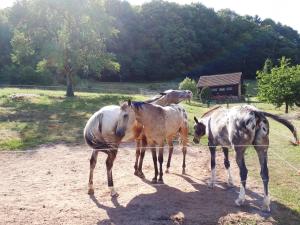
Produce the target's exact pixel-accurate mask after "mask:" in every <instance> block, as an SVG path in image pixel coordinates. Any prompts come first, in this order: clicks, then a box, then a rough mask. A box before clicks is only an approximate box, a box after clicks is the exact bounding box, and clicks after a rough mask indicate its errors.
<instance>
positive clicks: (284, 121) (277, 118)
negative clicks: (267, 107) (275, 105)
mask: <svg viewBox="0 0 300 225" xmlns="http://www.w3.org/2000/svg"><path fill="white" fill-rule="evenodd" d="M261 112H262V113H263V114H264V115H265V116H266V117H270V118H272V119H273V120H275V121H277V122H279V123H281V124H283V125H284V126H286V127H287V128H289V130H290V131H291V132H292V134H293V135H294V138H295V141H296V143H297V144H299V139H298V135H297V129H296V127H295V126H294V125H293V124H292V123H291V122H290V121H288V120H287V119H284V118H283V117H281V116H278V115H274V114H272V113H268V112H263V111H261Z"/></svg>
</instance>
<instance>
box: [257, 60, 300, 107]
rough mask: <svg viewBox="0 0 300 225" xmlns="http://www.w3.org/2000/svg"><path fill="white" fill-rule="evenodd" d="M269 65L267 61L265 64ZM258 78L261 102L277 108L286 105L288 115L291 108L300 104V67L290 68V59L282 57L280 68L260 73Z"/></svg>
mask: <svg viewBox="0 0 300 225" xmlns="http://www.w3.org/2000/svg"><path fill="white" fill-rule="evenodd" d="M268 63H269V62H268V61H266V63H265V64H268ZM266 66H267V65H265V67H266ZM265 67H264V68H265ZM257 78H258V97H259V99H260V100H262V101H266V102H269V103H272V104H274V105H275V106H277V107H280V106H282V105H283V104H285V113H288V108H289V107H291V106H293V105H294V104H297V105H298V104H299V97H300V95H299V91H300V66H299V65H298V66H290V59H286V58H285V57H282V58H281V59H280V64H279V66H276V67H273V68H272V69H271V70H270V72H267V71H264V70H262V71H258V72H257Z"/></svg>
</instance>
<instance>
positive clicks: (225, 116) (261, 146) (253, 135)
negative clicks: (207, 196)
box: [194, 105, 298, 211]
mask: <svg viewBox="0 0 300 225" xmlns="http://www.w3.org/2000/svg"><path fill="white" fill-rule="evenodd" d="M266 117H271V118H272V119H274V120H276V121H277V122H280V123H282V124H283V125H285V126H286V127H288V128H289V129H290V130H291V132H292V133H293V135H294V138H295V140H296V143H297V142H298V137H297V132H296V129H295V127H294V126H293V125H292V124H291V123H290V122H289V121H287V120H286V119H284V118H281V117H279V116H276V115H273V114H271V113H267V112H263V111H261V110H259V109H257V108H255V107H253V106H251V105H244V106H236V107H233V108H231V109H225V108H223V107H218V108H215V109H213V110H210V111H209V112H208V113H207V114H206V115H205V116H204V117H202V118H200V119H197V118H196V117H195V118H194V119H195V122H196V124H195V127H194V129H195V133H194V142H195V143H199V140H200V138H201V137H202V136H203V135H205V134H206V135H208V145H209V149H210V152H211V173H212V174H211V175H212V177H211V182H212V186H213V184H214V182H215V151H216V146H222V148H223V150H224V149H225V150H227V155H228V147H230V146H232V147H233V148H234V150H235V152H236V162H237V164H238V167H239V169H240V179H241V186H240V194H239V197H238V199H237V200H236V201H235V203H236V204H237V205H239V206H240V205H243V204H244V202H245V190H246V180H247V174H248V170H247V168H246V164H245V159H244V154H245V150H246V148H247V146H249V145H253V147H254V148H255V150H256V152H257V155H258V158H259V162H260V166H261V171H260V175H261V178H262V181H263V185H264V201H263V206H262V210H264V211H270V200H269V196H268V183H269V171H268V165H267V163H268V154H267V153H268V147H269V122H268V120H267V119H266ZM227 160H228V159H227ZM228 163H229V161H228ZM225 166H226V164H225ZM226 168H228V167H226Z"/></svg>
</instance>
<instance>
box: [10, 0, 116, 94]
mask: <svg viewBox="0 0 300 225" xmlns="http://www.w3.org/2000/svg"><path fill="white" fill-rule="evenodd" d="M18 4H21V5H22V6H23V8H25V9H26V10H27V11H28V13H25V15H23V16H21V17H20V20H17V21H15V23H16V31H15V35H14V38H13V40H12V46H13V58H12V59H13V60H14V59H15V61H16V62H18V61H20V60H18V59H23V58H26V57H27V56H29V55H30V54H31V55H32V54H33V53H35V58H36V65H38V64H39V62H41V61H45V60H46V61H47V63H46V65H48V66H50V67H55V68H56V69H57V71H58V73H61V74H62V75H64V76H65V78H66V84H67V91H66V95H67V96H69V97H72V96H74V90H73V79H74V76H75V75H76V74H77V73H78V72H79V71H80V70H84V71H87V72H94V73H97V74H101V72H102V71H103V70H104V69H108V70H118V69H119V64H118V63H117V62H115V60H114V56H113V55H112V54H110V53H108V52H107V51H106V43H105V40H106V39H107V38H108V37H110V36H111V35H113V34H114V33H115V32H116V30H115V29H114V28H113V26H112V24H111V18H110V17H109V16H108V15H107V14H106V13H105V9H104V1H102V0H89V1H82V0H67V1H59V0H36V1H30V2H28V1H21V2H17V3H16V6H15V7H17V6H18ZM26 10H25V11H26ZM24 17H25V18H24ZM22 43H24V44H23V45H22ZM20 53H22V54H20Z"/></svg>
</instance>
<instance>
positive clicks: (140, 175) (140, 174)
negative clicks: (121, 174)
mask: <svg viewBox="0 0 300 225" xmlns="http://www.w3.org/2000/svg"><path fill="white" fill-rule="evenodd" d="M137 176H138V177H139V178H142V179H144V178H145V175H144V173H143V172H142V171H138V173H137Z"/></svg>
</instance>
